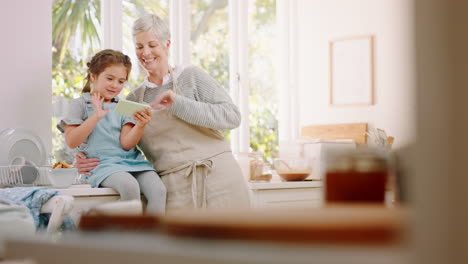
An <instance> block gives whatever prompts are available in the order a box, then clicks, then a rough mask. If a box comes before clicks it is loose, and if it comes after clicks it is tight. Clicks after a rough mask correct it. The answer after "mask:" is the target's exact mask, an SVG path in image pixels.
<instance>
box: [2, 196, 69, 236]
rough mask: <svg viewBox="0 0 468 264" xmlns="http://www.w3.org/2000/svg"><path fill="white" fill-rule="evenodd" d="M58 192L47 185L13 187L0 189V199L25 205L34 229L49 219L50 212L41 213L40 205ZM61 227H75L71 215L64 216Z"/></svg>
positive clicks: (45, 225)
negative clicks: (31, 218)
mask: <svg viewBox="0 0 468 264" xmlns="http://www.w3.org/2000/svg"><path fill="white" fill-rule="evenodd" d="M58 194H60V192H59V191H56V190H52V189H49V188H47V187H13V188H6V189H0V200H5V201H8V202H10V203H12V204H17V205H24V206H26V207H27V208H28V209H29V212H30V213H31V215H32V217H33V219H34V224H35V226H36V229H41V228H46V227H47V224H48V223H49V219H50V213H47V214H45V213H43V214H41V208H42V205H43V204H45V203H46V202H47V201H49V199H50V198H52V197H54V196H55V195H58ZM62 227H63V229H64V230H73V229H75V225H74V223H73V220H72V219H71V217H69V216H68V217H66V218H65V220H64V222H63V225H62Z"/></svg>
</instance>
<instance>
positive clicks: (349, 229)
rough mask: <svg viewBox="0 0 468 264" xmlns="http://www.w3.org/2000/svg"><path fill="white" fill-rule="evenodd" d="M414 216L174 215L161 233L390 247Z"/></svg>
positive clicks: (363, 208)
mask: <svg viewBox="0 0 468 264" xmlns="http://www.w3.org/2000/svg"><path fill="white" fill-rule="evenodd" d="M407 220H408V212H407V210H406V209H404V208H392V209H388V208H385V207H383V206H380V205H342V206H341V205H340V206H329V207H325V208H322V209H255V210H253V209H249V210H241V209H238V210H221V209H217V210H203V211H179V212H170V213H168V214H167V215H166V216H164V217H162V219H161V222H160V231H162V232H164V233H166V234H169V235H174V236H189V237H198V238H217V239H239V240H262V241H281V242H296V243H297V242H299V243H333V244H337V243H338V244H339V243H346V244H389V243H398V242H401V241H402V240H403V239H404V234H405V229H406V226H407V222H408V221H407Z"/></svg>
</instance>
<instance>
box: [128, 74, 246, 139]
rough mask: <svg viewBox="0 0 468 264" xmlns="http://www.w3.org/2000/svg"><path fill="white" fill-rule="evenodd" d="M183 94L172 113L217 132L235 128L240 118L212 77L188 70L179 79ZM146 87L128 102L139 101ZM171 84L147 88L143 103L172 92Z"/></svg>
mask: <svg viewBox="0 0 468 264" xmlns="http://www.w3.org/2000/svg"><path fill="white" fill-rule="evenodd" d="M176 82H177V87H178V88H179V90H180V91H181V93H182V94H183V96H182V95H179V94H178V95H177V96H176V97H175V99H174V103H173V104H172V107H171V108H170V111H171V113H172V114H174V115H175V116H177V117H178V118H180V119H182V120H184V121H185V122H187V123H190V124H193V125H197V126H201V127H206V128H211V129H215V130H221V129H234V128H236V127H238V126H239V125H240V122H241V115H240V112H239V109H238V108H237V106H236V105H235V104H234V103H233V102H232V99H231V97H230V96H229V94H228V92H227V91H226V90H225V89H224V88H222V87H221V86H220V85H219V84H218V83H217V82H216V81H215V80H214V79H213V78H212V77H211V76H210V75H208V74H207V73H206V72H205V71H203V70H201V69H200V68H197V67H195V66H189V67H186V68H185V69H184V70H183V71H182V73H181V74H180V75H179V76H178V77H177V78H176ZM144 85H145V84H143V85H142V86H140V87H138V88H137V89H135V90H134V91H133V92H131V93H130V94H129V95H128V96H127V99H128V100H132V101H138V99H139V97H140V93H141V91H142V89H143V88H145V87H144ZM172 87H173V83H172V81H170V82H168V83H165V84H163V85H161V86H158V87H148V88H147V89H146V90H145V94H144V97H143V101H145V102H146V103H151V102H153V100H154V99H155V98H156V97H157V96H158V95H160V94H161V93H162V92H163V91H166V90H169V89H172Z"/></svg>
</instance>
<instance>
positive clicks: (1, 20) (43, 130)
mask: <svg viewBox="0 0 468 264" xmlns="http://www.w3.org/2000/svg"><path fill="white" fill-rule="evenodd" d="M51 5H52V2H51V0H41V1H37V0H15V1H2V3H1V6H2V8H1V9H0V10H1V11H0V32H1V34H2V37H1V41H0V52H1V54H2V55H1V58H2V59H1V63H0V80H1V86H0V91H1V96H0V105H1V111H0V121H1V122H0V130H3V129H5V128H27V129H31V130H34V131H35V132H36V133H37V134H38V135H39V136H40V137H41V138H42V139H43V141H44V143H45V144H46V147H47V149H48V150H49V149H51V145H52V144H51V119H50V117H51V115H52V106H51V75H52V73H51V68H52V66H51V65H52V62H51V60H52V58H51V47H52V44H51V43H52V11H51Z"/></svg>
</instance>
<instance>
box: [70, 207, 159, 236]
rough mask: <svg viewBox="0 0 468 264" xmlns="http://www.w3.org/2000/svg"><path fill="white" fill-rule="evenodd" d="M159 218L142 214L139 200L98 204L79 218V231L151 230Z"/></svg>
mask: <svg viewBox="0 0 468 264" xmlns="http://www.w3.org/2000/svg"><path fill="white" fill-rule="evenodd" d="M158 223H159V217H157V216H156V215H150V214H145V215H144V214H143V207H142V203H141V201H139V200H130V201H117V202H110V203H105V204H100V205H98V206H95V207H94V208H91V209H90V210H89V211H88V212H87V213H86V214H84V215H82V216H81V220H80V224H79V229H80V230H84V231H100V230H101V231H102V230H109V229H111V230H131V231H139V230H152V229H155V228H156V227H157V226H158Z"/></svg>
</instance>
